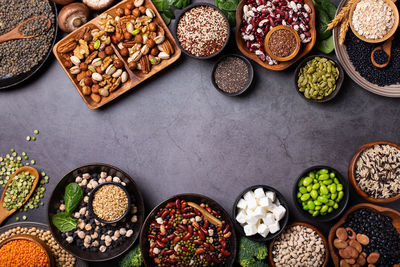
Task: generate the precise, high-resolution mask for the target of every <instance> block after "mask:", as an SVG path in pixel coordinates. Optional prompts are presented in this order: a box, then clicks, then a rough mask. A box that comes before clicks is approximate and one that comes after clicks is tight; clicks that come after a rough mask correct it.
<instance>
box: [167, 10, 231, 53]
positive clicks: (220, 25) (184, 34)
mask: <svg viewBox="0 0 400 267" xmlns="http://www.w3.org/2000/svg"><path fill="white" fill-rule="evenodd" d="M195 9H197V10H196V11H197V12H194V11H193V10H195ZM211 10H212V11H216V12H217V13H215V12H210V11H211ZM200 12H202V14H201V16H199V15H200ZM183 18H184V19H185V20H187V22H188V23H185V21H184V20H182V19H183ZM181 21H182V23H181V24H180V22H181ZM196 31H202V32H203V33H205V32H206V33H208V34H209V35H210V36H206V38H212V36H213V35H215V34H217V35H218V37H219V39H218V40H215V39H208V40H207V39H206V40H204V41H203V44H201V42H200V39H199V36H198V35H196V33H195V32H196ZM173 34H174V36H175V39H176V43H177V44H178V46H179V48H181V50H182V51H183V53H185V54H186V55H188V56H189V57H192V58H197V59H210V58H213V57H215V56H217V55H219V54H220V53H221V52H222V51H223V50H224V48H225V47H226V45H227V44H228V42H229V38H230V35H231V31H230V25H229V21H228V18H227V17H226V15H225V14H224V12H222V11H221V10H220V9H219V8H218V7H216V6H214V5H212V4H209V3H195V4H192V5H190V6H188V7H186V8H185V9H184V10H182V11H180V12H179V13H178V16H177V19H176V20H175V25H174V26H173ZM183 38H185V39H183ZM182 41H185V43H181V42H182ZM193 45H197V47H196V46H193ZM188 50H190V51H188Z"/></svg>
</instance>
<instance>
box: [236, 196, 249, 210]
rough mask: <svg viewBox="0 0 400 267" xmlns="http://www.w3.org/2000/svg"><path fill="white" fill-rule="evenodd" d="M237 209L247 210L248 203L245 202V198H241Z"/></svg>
mask: <svg viewBox="0 0 400 267" xmlns="http://www.w3.org/2000/svg"><path fill="white" fill-rule="evenodd" d="M236 207H238V208H239V209H245V208H247V201H246V200H244V199H243V198H241V199H240V200H239V201H238V203H237V205H236Z"/></svg>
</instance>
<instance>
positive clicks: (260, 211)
mask: <svg viewBox="0 0 400 267" xmlns="http://www.w3.org/2000/svg"><path fill="white" fill-rule="evenodd" d="M252 215H253V216H254V217H257V218H258V219H261V218H264V217H265V216H266V215H267V213H266V212H265V209H263V207H260V206H258V207H257V208H256V209H255V210H254V212H253V213H252Z"/></svg>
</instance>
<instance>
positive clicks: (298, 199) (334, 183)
mask: <svg viewBox="0 0 400 267" xmlns="http://www.w3.org/2000/svg"><path fill="white" fill-rule="evenodd" d="M293 200H294V202H295V206H296V208H297V209H298V210H299V211H300V213H301V214H303V215H304V216H305V217H307V218H309V219H311V220H313V221H319V222H326V221H330V220H333V219H335V218H337V217H339V216H340V215H341V214H342V213H343V212H344V210H345V209H346V206H347V203H348V202H349V182H348V181H347V179H345V178H344V176H343V175H341V174H340V173H339V172H338V171H337V170H335V169H334V168H332V167H329V166H321V165H319V166H313V167H310V168H308V169H306V170H305V171H303V172H302V173H301V175H300V176H299V178H298V179H297V180H296V183H295V184H294V187H293Z"/></svg>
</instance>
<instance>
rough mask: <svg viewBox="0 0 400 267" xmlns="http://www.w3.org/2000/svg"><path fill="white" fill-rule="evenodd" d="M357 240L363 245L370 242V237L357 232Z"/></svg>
mask: <svg viewBox="0 0 400 267" xmlns="http://www.w3.org/2000/svg"><path fill="white" fill-rule="evenodd" d="M357 241H358V242H360V244H362V245H368V244H369V237H368V236H366V235H364V234H357Z"/></svg>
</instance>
